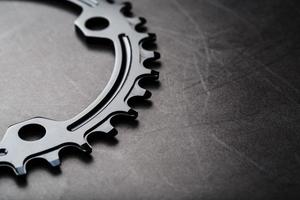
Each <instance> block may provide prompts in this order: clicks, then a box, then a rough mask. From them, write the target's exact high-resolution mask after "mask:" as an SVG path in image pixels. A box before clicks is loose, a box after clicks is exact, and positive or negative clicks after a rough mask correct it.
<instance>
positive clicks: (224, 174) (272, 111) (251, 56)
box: [0, 0, 300, 200]
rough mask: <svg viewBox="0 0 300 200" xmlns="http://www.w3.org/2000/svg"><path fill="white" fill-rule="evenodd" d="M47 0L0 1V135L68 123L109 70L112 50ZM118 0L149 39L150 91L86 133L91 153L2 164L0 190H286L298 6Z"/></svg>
mask: <svg viewBox="0 0 300 200" xmlns="http://www.w3.org/2000/svg"><path fill="white" fill-rule="evenodd" d="M51 2H53V1H46V2H43V3H41V2H40V1H32V2H28V1H26V2H25V1H14V2H11V0H10V1H9V2H7V1H1V6H0V13H1V18H0V29H1V31H0V34H1V39H0V42H1V45H0V52H1V53H0V67H1V73H0V76H1V78H0V81H1V84H0V91H1V98H0V102H1V103H0V107H1V112H0V119H1V123H0V130H1V133H0V134H2V135H1V136H3V135H4V133H5V131H6V129H7V127H8V125H10V124H13V123H17V122H19V121H20V120H22V119H28V118H31V117H34V116H45V117H47V118H52V119H60V120H66V119H69V118H71V117H72V116H74V115H75V114H77V113H79V112H80V111H81V110H82V109H84V107H85V106H86V105H89V104H90V103H91V102H92V101H93V100H94V99H96V97H97V95H98V94H99V93H100V92H101V90H102V89H103V88H104V86H105V84H106V83H107V81H108V80H109V77H110V75H111V73H112V69H113V67H112V66H113V60H114V58H113V56H112V55H111V54H113V53H111V52H113V50H111V49H106V47H103V46H100V47H101V48H94V46H92V47H90V45H88V46H86V45H85V43H83V42H81V39H79V38H77V37H76V34H75V33H74V30H73V21H74V20H75V19H76V18H77V16H78V15H77V14H78V13H77V12H73V9H70V10H69V12H66V11H67V10H68V8H69V5H65V4H61V5H59V4H57V1H56V3H51ZM131 2H132V3H133V7H134V9H133V12H134V13H135V14H136V15H137V16H143V17H145V18H146V19H147V21H148V23H147V26H148V27H149V31H150V32H155V33H157V35H158V37H157V38H158V44H159V45H158V48H159V51H160V52H161V54H162V59H161V66H157V68H158V69H159V71H160V72H161V76H160V84H156V85H154V86H150V85H148V87H151V89H152V90H151V91H152V92H153V97H152V99H153V100H152V101H147V102H146V103H140V104H138V105H136V106H135V109H137V110H138V111H141V114H140V115H139V118H138V121H133V122H131V123H129V124H128V122H127V121H126V123H121V124H118V126H117V129H118V130H119V133H120V134H118V135H117V137H116V138H115V139H108V138H104V137H100V135H98V136H99V137H97V136H96V138H93V140H92V141H93V142H92V145H93V150H94V153H93V154H91V157H86V155H85V154H84V155H82V154H81V153H80V152H76V153H74V152H73V151H66V152H64V153H63V154H62V155H63V156H62V159H63V164H62V165H61V170H60V171H59V170H52V168H49V167H48V164H47V163H44V164H43V163H41V162H38V163H35V164H34V163H31V164H30V163H29V165H28V169H29V170H28V176H27V179H21V178H16V176H15V175H14V173H13V172H11V171H5V169H2V170H1V176H0V193H1V198H0V199H12V200H15V199H26V200H27V199H53V200H63V199H75V200H76V199H78V200H81V199H95V200H99V199H122V200H124V199H129V200H132V199H172V200H173V199H204V200H206V199H208V200H226V199H228V200H232V199H238V200H266V199H271V200H274V199H280V200H281V199H283V200H286V199H299V180H300V173H299V165H300V162H299V157H300V156H299V155H300V150H299V143H300V138H299V128H300V127H299V113H300V110H299V99H300V96H299V84H300V82H299V76H300V72H299V58H300V57H299V55H300V52H299V44H300V39H299V32H300V26H299V16H300V14H299V8H300V6H299V1H297V0H291V1H285V0H264V1H261V0H248V1H240V0H184V1H180V0H177V1H175V0H132V1H131ZM45 3H46V4H45ZM58 5H59V6H58ZM58 22H59V23H58ZM32 24H34V25H35V26H32ZM27 27H31V28H32V27H33V28H34V31H33V30H32V29H31V28H30V29H29V28H27ZM6 30H10V31H8V32H7V31H6ZM46 36H47V37H46ZM41 44H42V45H41ZM61 52H66V54H61ZM86 62H88V63H89V64H90V65H86ZM99 63H103V64H102V65H101V66H99ZM74 69H76V70H74ZM30 71H33V72H34V73H29V72H30ZM58 72H59V73H58ZM41 74H47V76H41ZM73 83H75V84H73ZM12 91H13V92H12ZM149 108H150V109H149ZM41 166H42V167H41Z"/></svg>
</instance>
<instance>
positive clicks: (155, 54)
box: [154, 51, 161, 59]
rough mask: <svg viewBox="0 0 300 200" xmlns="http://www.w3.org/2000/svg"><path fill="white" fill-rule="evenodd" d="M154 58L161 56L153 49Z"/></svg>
mask: <svg viewBox="0 0 300 200" xmlns="http://www.w3.org/2000/svg"><path fill="white" fill-rule="evenodd" d="M154 58H155V59H160V58H161V55H160V53H158V52H157V51H154Z"/></svg>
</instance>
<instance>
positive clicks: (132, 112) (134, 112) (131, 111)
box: [128, 109, 139, 118]
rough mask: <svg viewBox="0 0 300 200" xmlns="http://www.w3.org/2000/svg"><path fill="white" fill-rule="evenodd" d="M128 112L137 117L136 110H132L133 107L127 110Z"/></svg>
mask: <svg viewBox="0 0 300 200" xmlns="http://www.w3.org/2000/svg"><path fill="white" fill-rule="evenodd" d="M128 114H129V115H130V116H132V117H134V118H137V117H138V115H139V114H138V112H136V111H135V110H133V109H130V110H129V111H128Z"/></svg>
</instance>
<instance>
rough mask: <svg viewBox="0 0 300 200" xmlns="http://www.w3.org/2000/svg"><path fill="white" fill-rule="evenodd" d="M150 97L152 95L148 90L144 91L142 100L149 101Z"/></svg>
mask: <svg viewBox="0 0 300 200" xmlns="http://www.w3.org/2000/svg"><path fill="white" fill-rule="evenodd" d="M151 96H152V93H151V92H150V91H149V90H146V92H145V94H144V98H145V99H150V98H151Z"/></svg>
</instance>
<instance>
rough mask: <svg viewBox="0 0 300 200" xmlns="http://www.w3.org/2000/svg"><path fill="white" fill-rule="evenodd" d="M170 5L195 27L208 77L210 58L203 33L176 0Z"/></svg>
mask: <svg viewBox="0 0 300 200" xmlns="http://www.w3.org/2000/svg"><path fill="white" fill-rule="evenodd" d="M172 3H173V4H174V5H175V6H176V7H177V9H178V10H179V11H180V12H181V13H182V14H183V15H184V16H185V17H186V18H187V19H188V20H189V21H190V22H191V24H192V25H193V26H194V27H195V29H196V31H197V33H198V34H199V39H200V40H201V42H202V44H203V46H204V51H205V55H206V61H207V62H206V75H208V71H209V63H211V56H210V50H209V47H208V44H207V41H206V39H205V36H204V34H203V31H202V30H201V29H200V27H199V25H198V24H197V22H196V21H195V19H194V18H193V17H192V16H191V15H190V13H189V12H187V11H186V10H185V9H184V7H183V5H181V4H180V3H179V2H178V1H177V0H174V1H172Z"/></svg>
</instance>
